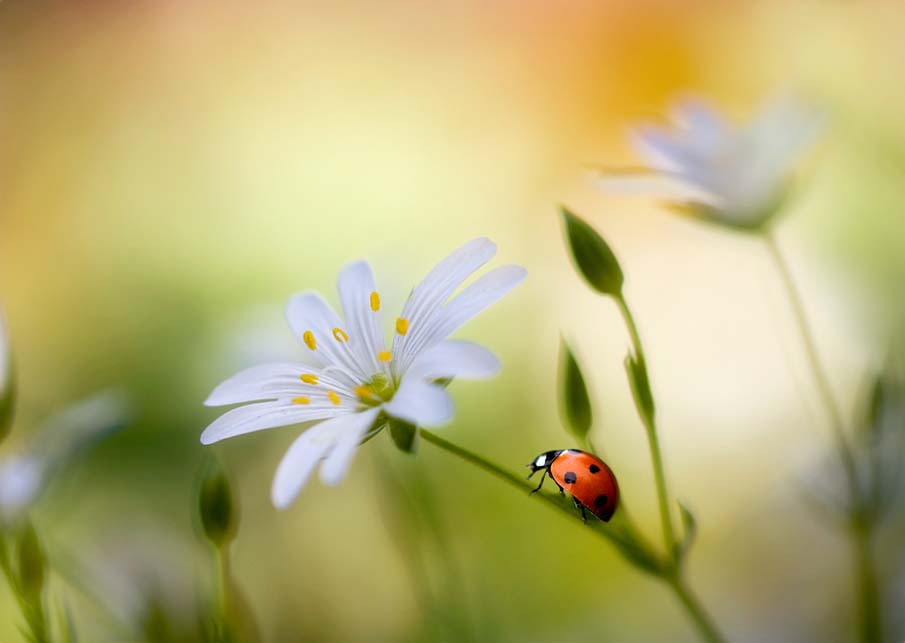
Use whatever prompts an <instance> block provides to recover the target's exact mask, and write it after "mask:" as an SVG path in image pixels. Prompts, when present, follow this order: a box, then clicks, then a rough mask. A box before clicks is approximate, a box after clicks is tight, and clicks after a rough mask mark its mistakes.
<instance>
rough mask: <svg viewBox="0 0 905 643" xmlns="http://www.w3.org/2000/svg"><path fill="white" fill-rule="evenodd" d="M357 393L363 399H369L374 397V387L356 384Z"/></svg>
mask: <svg viewBox="0 0 905 643" xmlns="http://www.w3.org/2000/svg"><path fill="white" fill-rule="evenodd" d="M355 395H357V396H358V397H360V398H362V399H368V398H370V397H374V389H372V388H371V387H370V386H364V385H362V386H356V387H355Z"/></svg>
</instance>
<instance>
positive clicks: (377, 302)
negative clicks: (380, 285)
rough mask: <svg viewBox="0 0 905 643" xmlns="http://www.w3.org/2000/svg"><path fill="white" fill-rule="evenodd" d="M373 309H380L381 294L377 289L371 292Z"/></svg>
mask: <svg viewBox="0 0 905 643" xmlns="http://www.w3.org/2000/svg"><path fill="white" fill-rule="evenodd" d="M371 310H373V311H374V312H375V313H376V312H377V311H378V310H380V295H378V294H377V292H376V291H375V292H372V293H371Z"/></svg>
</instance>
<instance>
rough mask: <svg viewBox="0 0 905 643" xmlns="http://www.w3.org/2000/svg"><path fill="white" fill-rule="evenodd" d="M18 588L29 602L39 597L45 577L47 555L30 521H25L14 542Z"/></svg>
mask: <svg viewBox="0 0 905 643" xmlns="http://www.w3.org/2000/svg"><path fill="white" fill-rule="evenodd" d="M16 554H17V558H18V573H19V590H20V591H21V592H22V595H23V596H24V597H25V598H27V599H28V600H29V601H30V602H34V601H36V600H37V599H39V598H40V596H41V592H42V591H43V590H44V581H45V580H46V577H47V557H46V556H45V555H44V550H43V549H42V548H41V543H40V542H39V541H38V534H37V532H36V531H35V528H34V525H32V523H31V522H30V521H29V522H26V523H25V524H24V525H23V526H22V529H21V531H20V532H19V537H18V540H17V542H16Z"/></svg>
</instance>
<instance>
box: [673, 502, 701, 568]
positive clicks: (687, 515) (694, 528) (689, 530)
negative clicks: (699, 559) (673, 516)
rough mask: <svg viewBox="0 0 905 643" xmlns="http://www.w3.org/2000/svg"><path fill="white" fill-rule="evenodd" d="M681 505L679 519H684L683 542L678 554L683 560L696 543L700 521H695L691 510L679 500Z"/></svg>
mask: <svg viewBox="0 0 905 643" xmlns="http://www.w3.org/2000/svg"><path fill="white" fill-rule="evenodd" d="M676 503H677V504H678V505H679V517H680V518H681V519H682V534H683V535H682V542H680V543H678V545H677V553H678V555H679V558H682V557H683V556H684V555H685V554H686V553H687V552H688V550H689V548H690V547H691V545H692V543H694V539H695V536H697V534H698V521H697V519H695V517H694V514H693V513H692V512H691V509H689V508H688V507H686V506H685V504H684V503H683V502H682V501H681V500H677V501H676Z"/></svg>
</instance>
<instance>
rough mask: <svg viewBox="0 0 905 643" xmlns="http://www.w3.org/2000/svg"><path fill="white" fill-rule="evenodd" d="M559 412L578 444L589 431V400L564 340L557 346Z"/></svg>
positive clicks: (574, 361) (575, 363)
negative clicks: (558, 356)
mask: <svg viewBox="0 0 905 643" xmlns="http://www.w3.org/2000/svg"><path fill="white" fill-rule="evenodd" d="M559 355H560V362H559V363H560V366H559V410H560V416H561V417H562V421H563V424H564V425H565V427H566V430H568V431H569V432H571V433H572V435H574V436H575V437H576V438H578V440H579V441H580V442H584V441H585V440H587V437H588V431H590V430H591V423H592V413H591V399H590V396H589V395H588V389H587V386H586V385H585V381H584V376H583V375H582V374H581V368H580V367H579V366H578V362H577V361H576V360H575V356H574V355H573V354H572V350H571V349H570V348H569V345H568V344H567V343H566V341H565V340H562V341H560V344H559Z"/></svg>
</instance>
